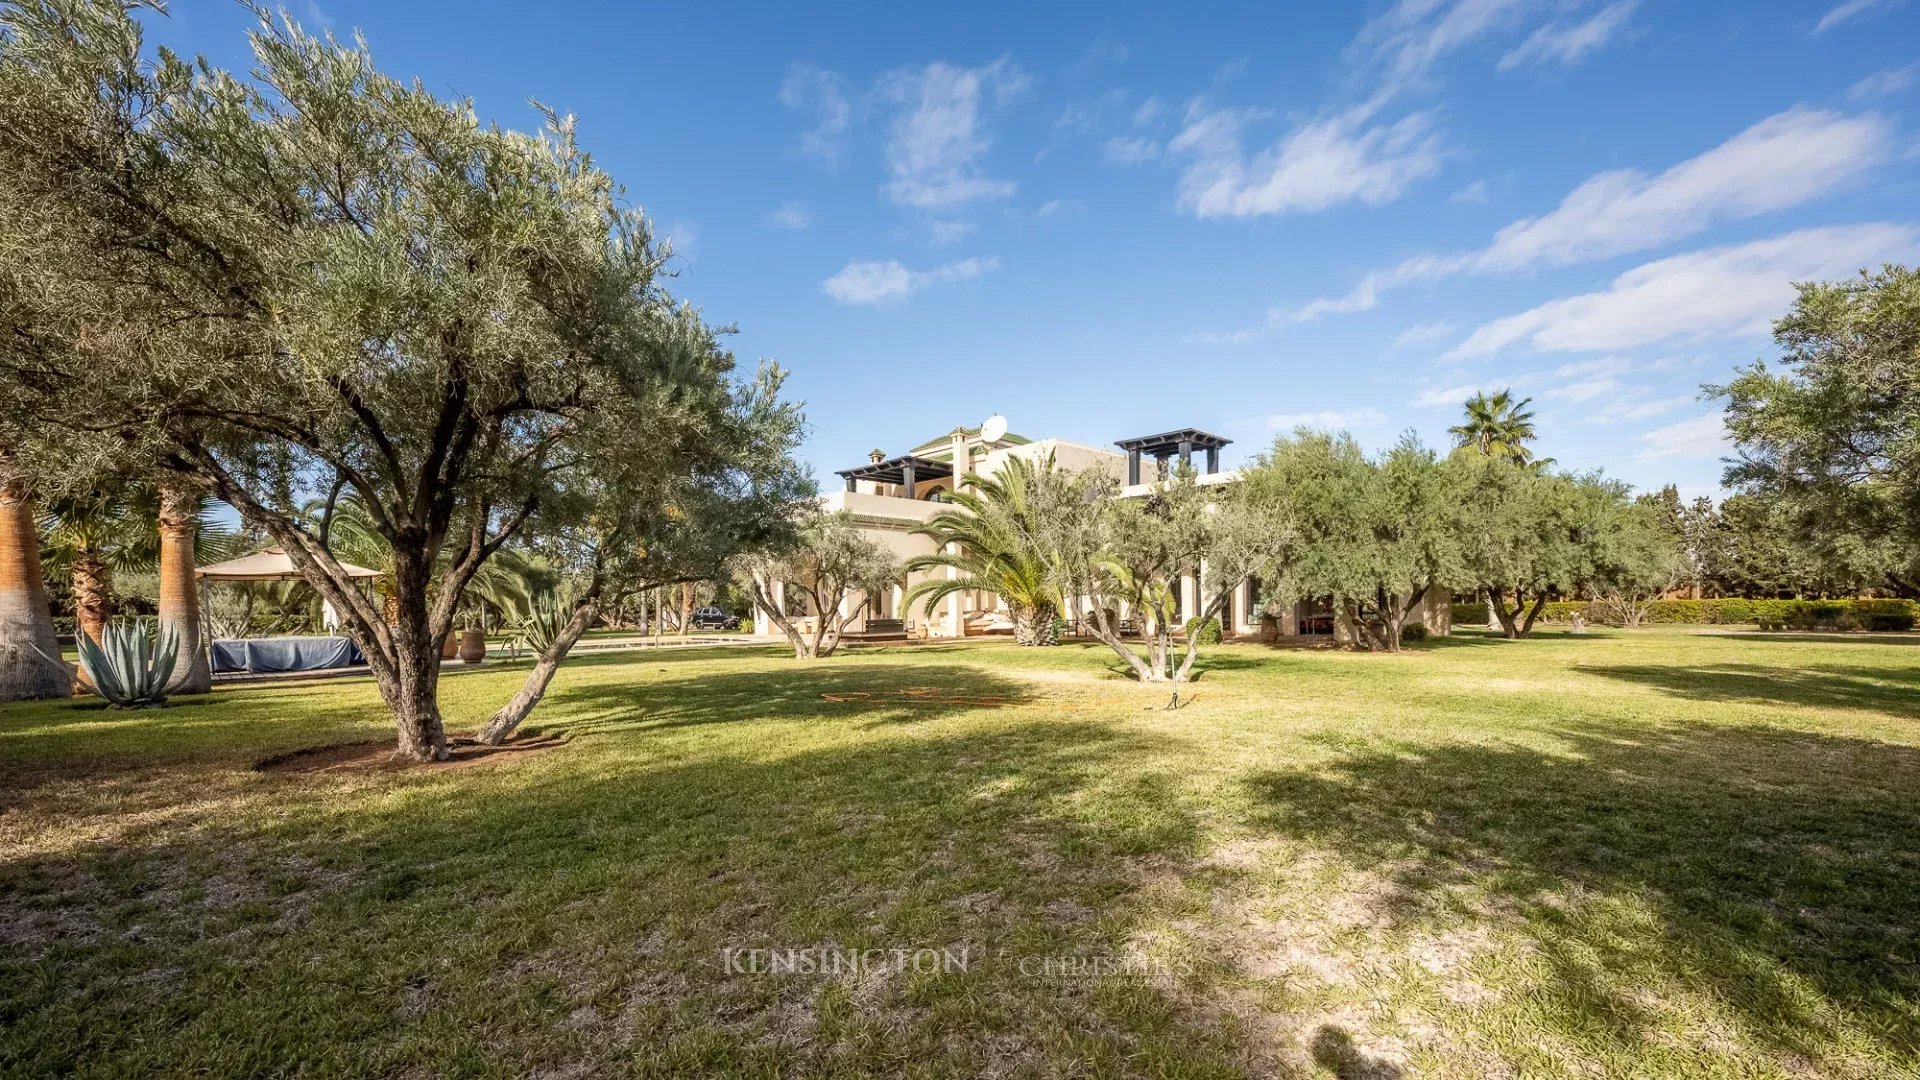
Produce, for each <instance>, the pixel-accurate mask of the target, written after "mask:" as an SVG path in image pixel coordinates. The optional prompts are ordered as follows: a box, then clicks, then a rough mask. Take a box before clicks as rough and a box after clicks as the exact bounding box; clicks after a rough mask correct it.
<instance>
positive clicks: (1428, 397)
mask: <svg viewBox="0 0 1920 1080" xmlns="http://www.w3.org/2000/svg"><path fill="white" fill-rule="evenodd" d="M1487 389H1488V387H1485V386H1479V385H1471V386H1445V387H1429V388H1427V389H1425V390H1422V391H1420V393H1419V395H1418V396H1417V397H1415V398H1414V399H1413V403H1414V404H1415V405H1418V406H1421V407H1422V408H1436V407H1439V406H1445V405H1461V404H1465V402H1466V400H1467V399H1468V398H1470V397H1472V396H1473V395H1475V394H1478V393H1481V392H1483V391H1485V390H1487Z"/></svg>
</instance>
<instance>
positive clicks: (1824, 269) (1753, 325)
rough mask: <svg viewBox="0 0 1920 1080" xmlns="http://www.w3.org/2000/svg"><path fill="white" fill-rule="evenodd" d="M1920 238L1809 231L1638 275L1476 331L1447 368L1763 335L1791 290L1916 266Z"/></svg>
mask: <svg viewBox="0 0 1920 1080" xmlns="http://www.w3.org/2000/svg"><path fill="white" fill-rule="evenodd" d="M1916 247H1920V233H1916V231H1915V230H1914V228H1913V227H1911V226H1908V225H1896V224H1888V223H1879V224H1869V225H1846V226H1836V227H1832V228H1822V229H1802V230H1800V231H1798V232H1792V233H1787V234H1786V235H1784V236H1778V237H1774V238H1772V239H1769V240H1759V241H1755V242H1753V243H1749V244H1739V245H1733V246H1728V247H1717V248H1708V249H1706V250H1703V251H1695V252H1689V253H1687V254H1685V255H1676V256H1673V257H1671V258H1666V259H1660V260H1657V261H1655V262H1650V263H1646V264H1644V265H1641V266H1638V267H1635V268H1634V269H1632V270H1629V271H1627V272H1626V273H1624V274H1621V275H1620V276H1618V277H1616V278H1614V279H1613V281H1612V283H1611V284H1610V285H1609V286H1608V288H1606V289H1605V290H1603V291H1600V292H1594V293H1587V294H1584V295H1581V296H1571V297H1566V298H1564V299H1559V300H1553V301H1550V302H1548V303H1545V304H1541V305H1540V306H1539V307H1536V308H1533V309H1531V310H1529V311H1524V312H1521V313H1520V314H1518V315H1510V316H1508V317H1506V318H1503V319H1496V320H1494V321H1492V322H1489V323H1486V324H1485V325H1483V326H1481V327H1479V328H1478V329H1476V330H1475V331H1474V332H1473V333H1472V334H1470V335H1468V337H1467V339H1466V340H1465V341H1463V342H1461V343H1460V344H1459V345H1458V346H1456V347H1455V348H1454V349H1453V351H1452V352H1450V353H1448V354H1447V356H1448V358H1449V359H1458V358H1463V357H1473V356H1486V355H1490V354H1492V353H1496V352H1499V351H1500V350H1502V349H1505V348H1507V347H1508V346H1511V345H1515V344H1524V345H1528V346H1531V347H1532V348H1534V349H1539V350H1542V351H1547V352H1588V351H1601V350H1607V349H1631V348H1635V347H1638V346H1642V345H1651V344H1654V343H1656V342H1661V341H1667V340H1671V339H1676V338H1678V339H1686V338H1705V337H1715V336H1728V335H1739V334H1753V333H1760V332H1763V331H1765V330H1766V328H1767V325H1768V321H1769V320H1770V319H1772V318H1774V317H1777V316H1778V315H1779V314H1780V313H1781V312H1783V311H1785V310H1786V308H1787V305H1788V304H1790V303H1791V302H1792V300H1793V282H1795V281H1803V280H1807V279H1810V278H1834V277H1840V276H1843V275H1847V274H1851V273H1853V272H1854V271H1857V270H1858V269H1860V268H1861V267H1863V266H1872V265H1875V264H1878V263H1880V262H1883V261H1886V260H1889V259H1905V258H1910V257H1911V256H1912V255H1913V254H1914V252H1915V249H1916Z"/></svg>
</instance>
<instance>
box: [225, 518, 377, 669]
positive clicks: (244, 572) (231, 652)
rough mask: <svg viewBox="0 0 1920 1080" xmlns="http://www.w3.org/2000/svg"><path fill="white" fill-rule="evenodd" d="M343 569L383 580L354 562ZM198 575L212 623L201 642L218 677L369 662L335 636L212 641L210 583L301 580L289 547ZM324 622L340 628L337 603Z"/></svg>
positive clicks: (325, 612) (348, 641)
mask: <svg viewBox="0 0 1920 1080" xmlns="http://www.w3.org/2000/svg"><path fill="white" fill-rule="evenodd" d="M340 566H341V569H343V570H345V571H346V572H347V576H348V577H350V578H352V579H353V580H354V581H356V582H359V583H363V584H364V583H365V582H368V581H371V580H373V579H374V578H378V577H384V576H385V575H384V574H382V573H381V572H380V571H378V570H369V569H367V568H366V567H364V566H355V565H353V564H352V563H341V564H340ZM193 573H194V577H196V578H198V579H199V581H200V589H201V593H202V596H201V598H200V611H201V613H202V618H203V619H207V620H209V621H208V622H206V623H205V624H203V625H202V627H201V634H202V640H203V641H205V642H206V643H207V645H206V648H207V659H208V662H209V665H210V666H211V667H212V669H213V671H214V672H215V673H216V674H221V673H232V672H242V671H244V672H251V673H255V674H258V673H262V672H281V671H325V670H328V669H331V668H342V667H352V666H354V665H356V664H364V663H366V662H367V661H366V657H365V656H363V655H361V653H360V647H359V646H358V645H355V644H354V643H353V641H352V639H350V638H347V637H342V636H339V635H333V634H311V635H287V636H281V637H270V638H228V639H225V640H221V641H215V640H213V627H212V625H211V621H210V619H211V616H210V610H211V608H210V605H208V603H207V602H206V596H205V592H206V588H207V585H208V583H210V582H216V581H301V580H304V579H303V578H302V577H301V576H300V571H298V570H296V569H294V567H293V559H292V558H291V557H290V556H288V555H287V552H286V549H285V548H278V547H270V548H267V549H266V550H264V551H256V552H254V553H253V554H251V555H243V556H241V557H240V558H238V559H228V560H227V561H226V562H219V563H214V564H212V565H210V566H201V567H197V568H195V569H194V572H193ZM321 618H322V620H323V621H325V622H326V623H327V624H328V625H330V626H334V625H338V624H339V616H338V614H337V613H336V612H335V611H334V610H333V605H331V604H325V605H324V608H323V611H322V615H321Z"/></svg>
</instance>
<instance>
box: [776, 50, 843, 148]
mask: <svg viewBox="0 0 1920 1080" xmlns="http://www.w3.org/2000/svg"><path fill="white" fill-rule="evenodd" d="M780 104H782V105H785V106H786V107H787V108H789V109H798V110H802V111H805V112H811V113H812V114H813V115H814V125H813V127H811V128H809V129H807V130H806V131H803V132H801V133H800V135H799V136H798V137H797V138H796V139H795V140H794V150H795V151H796V152H798V153H800V154H804V155H806V156H807V157H810V158H814V159H816V160H818V161H819V162H820V163H822V164H824V165H826V166H827V167H828V168H838V167H839V166H840V162H841V159H842V158H843V157H844V156H845V154H846V150H847V130H848V129H849V128H850V127H852V126H853V106H852V105H851V104H849V103H848V101H847V94H846V85H845V83H844V82H843V81H842V80H841V78H840V76H839V75H836V74H834V73H833V72H831V71H826V70H823V69H821V68H817V67H811V66H808V65H806V64H795V65H794V66H793V67H792V68H790V69H788V71H787V78H786V81H785V82H783V83H781V84H780Z"/></svg>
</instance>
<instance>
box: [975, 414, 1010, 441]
mask: <svg viewBox="0 0 1920 1080" xmlns="http://www.w3.org/2000/svg"><path fill="white" fill-rule="evenodd" d="M1006 436H1007V418H1006V417H1004V416H1001V415H1000V414H999V413H994V414H993V415H992V416H989V417H987V419H986V422H985V423H983V424H981V425H980V438H981V440H982V441H984V442H999V441H1000V440H1001V439H1004V438H1006Z"/></svg>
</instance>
